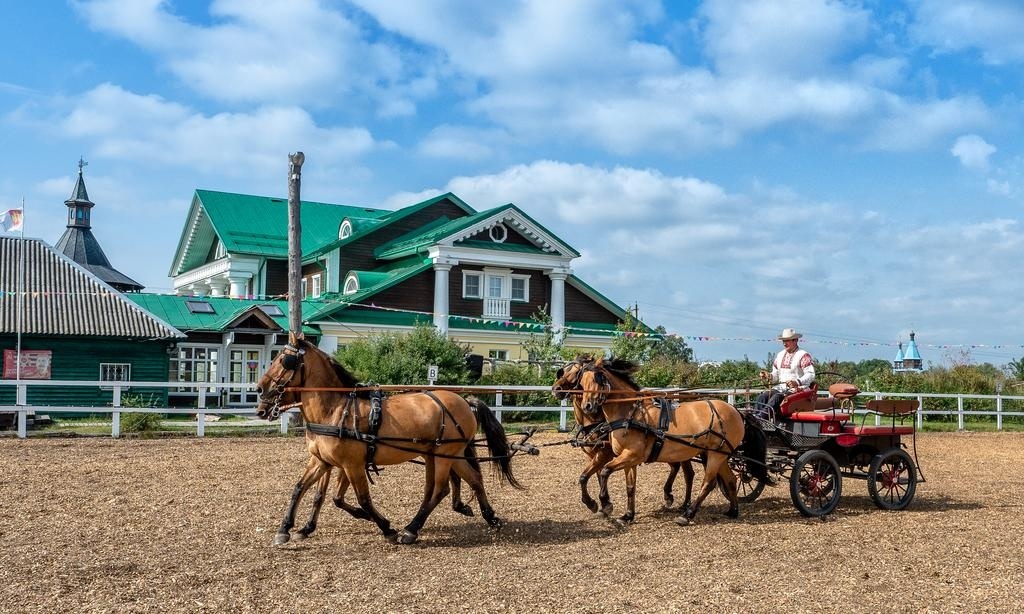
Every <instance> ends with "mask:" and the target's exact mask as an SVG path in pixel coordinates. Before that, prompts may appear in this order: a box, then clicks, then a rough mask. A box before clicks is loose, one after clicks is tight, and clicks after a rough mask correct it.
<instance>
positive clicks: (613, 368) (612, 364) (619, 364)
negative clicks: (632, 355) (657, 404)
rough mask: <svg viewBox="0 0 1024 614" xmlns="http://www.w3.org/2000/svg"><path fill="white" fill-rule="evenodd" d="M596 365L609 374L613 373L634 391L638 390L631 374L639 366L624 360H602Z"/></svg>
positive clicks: (613, 358)
mask: <svg viewBox="0 0 1024 614" xmlns="http://www.w3.org/2000/svg"><path fill="white" fill-rule="evenodd" d="M598 364H599V365H600V366H601V367H602V368H604V369H605V370H606V371H608V372H609V373H613V374H615V375H617V376H618V377H620V378H622V379H623V380H624V381H625V382H626V383H627V384H629V385H630V386H632V387H633V388H634V389H636V390H640V384H637V383H636V380H634V379H633V374H634V373H636V372H637V370H639V369H640V365H638V364H636V363H635V362H633V361H632V360H626V359H625V358H615V357H614V356H612V357H611V358H604V359H601V360H600V361H598Z"/></svg>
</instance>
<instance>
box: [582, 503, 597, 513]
mask: <svg viewBox="0 0 1024 614" xmlns="http://www.w3.org/2000/svg"><path fill="white" fill-rule="evenodd" d="M583 505H584V506H586V508H587V509H588V510H590V511H591V512H596V511H597V502H596V501H584V502H583Z"/></svg>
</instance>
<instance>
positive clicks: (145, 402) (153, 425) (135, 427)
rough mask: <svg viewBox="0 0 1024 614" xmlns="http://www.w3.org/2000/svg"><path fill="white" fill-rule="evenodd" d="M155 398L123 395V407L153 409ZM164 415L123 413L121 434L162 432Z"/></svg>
mask: <svg viewBox="0 0 1024 614" xmlns="http://www.w3.org/2000/svg"><path fill="white" fill-rule="evenodd" d="M154 405H155V398H152V397H146V396H143V395H139V394H125V395H121V407H153V406H154ZM162 419H163V414H154V413H142V412H122V413H121V432H122V433H136V434H144V433H153V432H156V431H159V430H160V421H161V420H162Z"/></svg>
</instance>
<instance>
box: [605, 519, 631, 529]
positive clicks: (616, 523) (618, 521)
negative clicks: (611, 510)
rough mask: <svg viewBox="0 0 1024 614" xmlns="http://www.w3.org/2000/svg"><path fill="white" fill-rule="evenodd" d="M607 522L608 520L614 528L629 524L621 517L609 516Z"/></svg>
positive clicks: (623, 527) (624, 526)
mask: <svg viewBox="0 0 1024 614" xmlns="http://www.w3.org/2000/svg"><path fill="white" fill-rule="evenodd" d="M608 522H610V523H611V525H612V526H613V527H615V528H616V529H625V528H626V527H628V526H629V523H628V522H626V521H625V520H623V519H621V518H609V519H608Z"/></svg>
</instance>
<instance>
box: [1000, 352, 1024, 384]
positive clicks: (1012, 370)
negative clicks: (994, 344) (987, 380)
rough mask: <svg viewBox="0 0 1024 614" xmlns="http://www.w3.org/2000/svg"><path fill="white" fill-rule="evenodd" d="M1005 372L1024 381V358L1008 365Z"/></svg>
mask: <svg viewBox="0 0 1024 614" xmlns="http://www.w3.org/2000/svg"><path fill="white" fill-rule="evenodd" d="M1003 371H1004V372H1005V373H1006V375H1008V376H1010V377H1012V378H1014V379H1016V380H1020V381H1024V357H1021V358H1018V359H1017V360H1011V361H1010V362H1008V363H1006V366H1004V367H1003Z"/></svg>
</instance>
